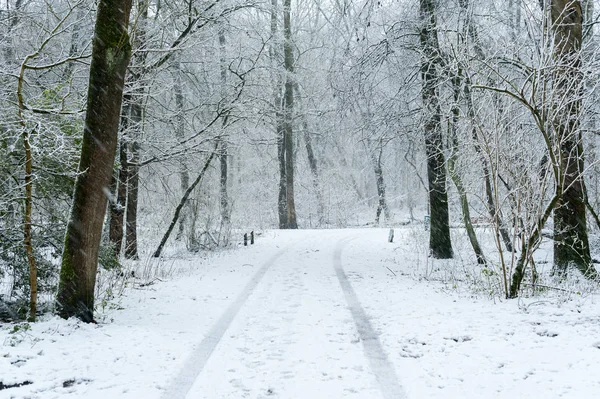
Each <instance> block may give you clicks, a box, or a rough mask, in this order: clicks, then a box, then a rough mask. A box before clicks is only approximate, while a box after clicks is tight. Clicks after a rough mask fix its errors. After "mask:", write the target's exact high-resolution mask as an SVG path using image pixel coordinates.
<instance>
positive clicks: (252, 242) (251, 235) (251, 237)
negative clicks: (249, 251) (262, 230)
mask: <svg viewBox="0 0 600 399" xmlns="http://www.w3.org/2000/svg"><path fill="white" fill-rule="evenodd" d="M250 245H254V231H251V232H250Z"/></svg>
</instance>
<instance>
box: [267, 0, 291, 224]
mask: <svg viewBox="0 0 600 399" xmlns="http://www.w3.org/2000/svg"><path fill="white" fill-rule="evenodd" d="M277 13H278V7H277V0H271V45H270V46H269V57H270V58H271V68H272V73H271V75H272V76H271V79H272V81H273V82H274V87H273V110H274V117H275V137H276V140H277V161H278V166H279V188H278V198H277V214H278V216H279V228H280V229H283V228H285V225H286V222H287V211H286V206H287V204H286V189H285V186H286V177H285V147H284V145H283V143H284V139H283V109H282V101H281V88H282V85H283V80H282V78H281V73H280V71H279V68H280V65H279V63H280V58H281V55H280V49H279V40H278V39H279V28H278V25H279V23H278V18H277Z"/></svg>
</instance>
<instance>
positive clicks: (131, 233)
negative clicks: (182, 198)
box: [125, 0, 148, 259]
mask: <svg viewBox="0 0 600 399" xmlns="http://www.w3.org/2000/svg"><path fill="white" fill-rule="evenodd" d="M137 8H138V12H139V14H140V15H139V17H138V20H137V24H136V34H135V42H134V47H135V50H136V51H135V55H134V59H133V65H132V67H131V70H132V71H131V74H130V80H129V82H128V83H129V84H130V85H131V86H132V87H133V88H134V91H133V95H132V97H131V100H132V101H131V104H130V107H131V136H130V137H131V141H130V143H129V145H130V147H129V149H130V154H131V158H130V160H129V165H128V166H129V168H128V171H127V213H126V223H125V257H126V258H128V259H138V246H137V208H138V192H139V181H140V177H139V174H140V165H139V163H140V143H139V140H140V137H141V136H142V132H143V114H144V101H145V99H146V88H145V87H144V86H143V82H142V80H143V78H144V71H145V67H146V54H147V53H146V51H145V50H146V41H147V39H146V30H147V26H146V25H147V22H148V2H147V0H138V3H137Z"/></svg>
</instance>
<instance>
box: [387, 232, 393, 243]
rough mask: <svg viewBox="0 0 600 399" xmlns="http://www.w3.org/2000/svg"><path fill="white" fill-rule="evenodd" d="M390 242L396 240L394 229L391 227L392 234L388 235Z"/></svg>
mask: <svg viewBox="0 0 600 399" xmlns="http://www.w3.org/2000/svg"><path fill="white" fill-rule="evenodd" d="M388 242H394V229H390V234H389V235H388Z"/></svg>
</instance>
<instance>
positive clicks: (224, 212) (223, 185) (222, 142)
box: [219, 26, 230, 231]
mask: <svg viewBox="0 0 600 399" xmlns="http://www.w3.org/2000/svg"><path fill="white" fill-rule="evenodd" d="M225 44H226V38H225V29H224V27H223V26H221V27H220V29H219V50H220V52H221V54H220V55H221V57H220V58H221V59H220V64H221V101H225V100H226V98H227V63H226V59H225V50H226V48H225ZM228 116H229V114H228V113H226V114H225V115H224V116H223V123H222V128H223V132H222V134H221V136H220V137H219V147H220V151H219V166H220V169H221V170H220V172H221V176H220V179H219V183H220V197H221V198H220V200H221V201H220V204H221V229H222V230H223V229H225V230H226V231H227V230H229V223H230V220H229V195H228V194H227V181H228V164H227V160H228V156H229V146H228V143H227V138H226V137H224V133H225V132H224V130H225V127H226V125H227V119H228Z"/></svg>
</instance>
